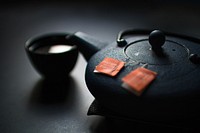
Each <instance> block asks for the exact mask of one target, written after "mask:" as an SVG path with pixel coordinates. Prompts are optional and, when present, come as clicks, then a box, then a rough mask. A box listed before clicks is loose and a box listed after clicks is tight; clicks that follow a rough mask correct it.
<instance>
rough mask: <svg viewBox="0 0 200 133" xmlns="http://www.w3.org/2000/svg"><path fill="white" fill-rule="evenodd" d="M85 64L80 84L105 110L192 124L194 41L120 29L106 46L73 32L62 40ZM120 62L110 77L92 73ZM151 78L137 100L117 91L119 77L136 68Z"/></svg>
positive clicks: (198, 80)
mask: <svg viewBox="0 0 200 133" xmlns="http://www.w3.org/2000/svg"><path fill="white" fill-rule="evenodd" d="M66 38H67V39H68V40H69V41H70V42H71V43H73V44H75V45H77V46H78V48H79V51H80V52H81V53H82V54H83V56H84V57H85V59H86V60H87V61H88V65H87V68H86V74H85V80H86V84H87V87H88V89H89V91H90V92H91V93H92V95H93V96H94V97H95V99H96V100H97V101H98V102H99V103H101V104H102V105H103V106H104V107H105V108H107V109H109V110H112V111H113V112H116V113H118V114H123V115H124V116H126V117H129V118H134V119H139V120H145V121H156V122H163V121H170V122H173V121H175V122H177V121H183V120H184V121H185V120H187V121H189V122H191V121H193V120H198V119H199V118H200V117H199V114H200V108H199V107H200V57H199V55H198V54H200V40H199V39H197V38H193V37H189V36H186V35H180V34H173V33H168V32H162V31H160V30H154V31H152V30H126V31H123V32H120V33H119V35H118V37H117V40H116V41H115V42H113V43H112V44H110V45H108V44H106V43H103V42H100V41H97V40H96V39H94V38H93V37H91V36H89V35H87V34H85V33H82V32H76V33H75V34H73V35H69V36H67V37H66ZM106 57H109V58H114V59H117V60H120V61H123V62H125V66H124V68H123V69H122V70H120V72H119V73H118V74H117V75H116V76H114V77H111V76H108V75H105V74H96V73H94V69H95V67H96V66H97V65H98V64H99V63H100V62H101V61H102V60H104V58H106ZM144 65H145V68H147V69H149V70H152V71H154V72H156V73H157V77H156V79H155V80H154V81H153V82H152V83H151V84H150V85H148V87H147V88H146V89H145V91H144V92H143V93H142V95H140V96H137V95H134V94H133V93H131V92H130V91H127V90H126V89H124V88H123V87H122V80H121V79H122V78H123V77H124V76H125V75H127V74H128V73H130V72H131V71H133V70H134V69H137V68H139V67H142V66H144Z"/></svg>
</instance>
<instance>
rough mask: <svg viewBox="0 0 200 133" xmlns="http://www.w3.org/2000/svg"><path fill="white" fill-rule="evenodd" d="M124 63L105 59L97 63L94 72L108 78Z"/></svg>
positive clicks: (115, 73)
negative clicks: (105, 75)
mask: <svg viewBox="0 0 200 133" xmlns="http://www.w3.org/2000/svg"><path fill="white" fill-rule="evenodd" d="M124 65H125V62H123V61H119V60H116V59H113V58H108V57H106V58H105V59H104V60H103V61H102V62H101V63H99V64H98V65H97V66H96V68H95V70H94V72H96V73H104V74H107V75H109V76H112V77H113V76H115V75H117V73H118V72H119V71H120V70H121V69H122V68H123V66H124Z"/></svg>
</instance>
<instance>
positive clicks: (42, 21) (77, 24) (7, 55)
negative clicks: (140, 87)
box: [0, 0, 200, 133]
mask: <svg viewBox="0 0 200 133" xmlns="http://www.w3.org/2000/svg"><path fill="white" fill-rule="evenodd" d="M199 5H200V4H199V3H198V2H196V1H190V2H187V1H184V2H181V1H179V0H177V1H168V2H166V1H165V2H162V1H159V0H152V1H145V0H143V1H140V2H137V1H134V2H129V1H123V3H122V2H120V1H119V2H103V1H95V2H90V1H85V2H83V1H82V2H79V1H74V2H73V1H71V2H67V1H49V2H47V1H29V2H25V1H15V2H12V1H7V2H6V3H3V2H2V3H1V4H0V61H1V65H0V132H1V133H102V132H127V131H131V132H143V131H157V130H158V128H157V127H156V126H153V127H152V126H148V125H146V126H144V127H143V126H142V125H139V124H137V123H136V124H133V123H129V122H122V121H115V122H110V121H108V120H107V119H105V118H104V117H101V116H87V111H88V108H89V106H90V104H91V103H92V101H93V99H94V97H93V96H92V95H91V94H90V92H89V91H88V89H87V87H86V85H85V81H84V73H85V72H84V70H85V67H86V64H87V63H86V61H85V60H84V59H83V57H82V55H80V56H79V58H78V62H77V65H76V67H75V68H74V69H73V71H72V72H71V74H70V77H69V82H66V83H64V85H55V84H54V85H51V84H50V85H49V84H48V83H46V82H45V80H44V79H42V78H41V76H40V75H39V74H38V73H37V72H36V71H35V70H34V68H33V67H32V66H31V64H30V62H29V60H28V57H27V56H26V53H25V50H24V44H25V41H26V40H27V39H29V38H30V37H33V36H37V35H42V34H46V33H54V32H70V33H73V32H75V31H82V32H86V33H88V34H91V35H93V36H95V37H96V38H97V39H99V40H102V41H105V42H108V43H109V42H112V41H114V40H115V38H116V35H117V33H118V32H119V31H120V30H123V29H129V28H137V29H138V28H143V29H144V28H149V29H162V30H166V31H170V32H176V33H182V34H186V35H191V36H194V37H199V38H200V8H199ZM178 130H180V129H178ZM158 131H162V132H163V131H168V130H166V128H162V129H159V130H158ZM172 131H174V130H173V129H172Z"/></svg>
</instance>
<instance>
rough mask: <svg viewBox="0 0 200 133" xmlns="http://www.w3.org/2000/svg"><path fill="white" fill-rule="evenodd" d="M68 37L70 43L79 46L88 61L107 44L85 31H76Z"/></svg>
mask: <svg viewBox="0 0 200 133" xmlns="http://www.w3.org/2000/svg"><path fill="white" fill-rule="evenodd" d="M66 38H67V39H68V40H69V42H70V43H72V44H75V45H76V46H77V47H78V49H79V51H80V52H81V53H82V54H83V56H84V58H85V59H86V61H88V60H89V59H90V57H92V55H94V54H95V53H96V52H97V51H99V50H101V49H103V48H104V47H105V46H107V43H104V42H101V41H98V40H96V39H95V38H93V37H91V36H90V35H87V34H85V33H83V32H76V33H74V34H72V35H70V36H67V37H66Z"/></svg>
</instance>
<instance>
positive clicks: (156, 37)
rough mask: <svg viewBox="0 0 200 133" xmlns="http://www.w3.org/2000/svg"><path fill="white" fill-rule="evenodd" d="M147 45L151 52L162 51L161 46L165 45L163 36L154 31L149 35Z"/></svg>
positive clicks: (161, 33)
mask: <svg viewBox="0 0 200 133" xmlns="http://www.w3.org/2000/svg"><path fill="white" fill-rule="evenodd" d="M149 43H150V44H151V47H152V50H153V51H155V52H156V51H162V48H161V47H162V45H163V44H164V43H165V34H164V33H163V32H162V31H160V30H154V31H152V32H151V33H150V35H149Z"/></svg>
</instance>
